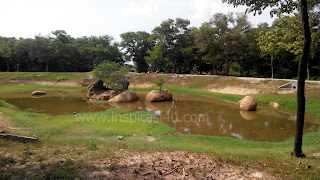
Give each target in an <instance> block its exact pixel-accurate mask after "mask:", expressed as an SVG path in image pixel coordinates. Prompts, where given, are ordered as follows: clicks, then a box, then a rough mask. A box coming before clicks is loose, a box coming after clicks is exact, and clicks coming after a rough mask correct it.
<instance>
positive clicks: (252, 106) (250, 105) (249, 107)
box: [240, 96, 257, 111]
mask: <svg viewBox="0 0 320 180" xmlns="http://www.w3.org/2000/svg"><path fill="white" fill-rule="evenodd" d="M240 109H241V110H244V111H255V110H256V109H257V101H256V99H255V98H253V97H251V96H246V97H244V98H243V99H241V100H240Z"/></svg>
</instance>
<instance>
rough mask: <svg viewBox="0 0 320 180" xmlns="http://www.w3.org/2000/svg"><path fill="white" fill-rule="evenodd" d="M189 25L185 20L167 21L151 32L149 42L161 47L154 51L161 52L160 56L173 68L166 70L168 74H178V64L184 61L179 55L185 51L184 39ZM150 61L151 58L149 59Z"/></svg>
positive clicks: (188, 30)
mask: <svg viewBox="0 0 320 180" xmlns="http://www.w3.org/2000/svg"><path fill="white" fill-rule="evenodd" d="M189 25H190V21H189V20H187V19H182V18H177V19H176V20H173V19H168V20H166V21H163V22H162V23H161V24H160V26H157V27H155V28H154V29H153V31H152V33H153V35H152V36H151V37H150V39H151V41H153V42H155V44H156V45H158V47H161V48H157V49H156V50H157V51H158V52H157V53H160V51H159V50H161V54H162V56H163V57H164V58H166V59H167V60H168V61H170V62H171V65H172V66H173V70H168V71H169V72H173V73H178V70H179V64H180V63H181V61H183V60H184V56H182V55H181V54H182V53H183V52H184V51H185V50H186V49H185V48H186V46H187V43H185V42H186V41H185V38H184V37H185V36H187V34H189V32H190V29H189V27H188V26H189ZM160 44H161V45H160ZM149 54H150V53H149ZM151 59H152V57H150V58H149V60H151Z"/></svg>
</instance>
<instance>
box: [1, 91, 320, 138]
mask: <svg viewBox="0 0 320 180" xmlns="http://www.w3.org/2000/svg"><path fill="white" fill-rule="evenodd" d="M47 92H48V94H47V95H45V96H36V97H34V96H31V95H30V94H31V92H30V91H27V92H16V93H3V94H0V98H1V99H4V100H6V101H7V102H8V103H10V104H13V105H15V106H17V107H18V108H20V109H21V110H26V109H29V108H31V109H33V111H35V112H39V113H45V114H50V115H67V114H72V113H73V112H76V113H81V112H97V111H104V110H106V109H110V108H125V109H129V110H130V111H149V112H153V113H155V115H156V116H155V120H156V121H161V122H163V123H166V124H168V125H169V126H170V127H172V128H174V129H176V131H177V133H179V134H201V135H212V136H228V137H234V138H238V139H246V140H254V141H284V140H287V139H289V138H292V137H294V131H295V115H293V114H290V113H287V112H282V111H280V110H275V109H272V108H270V107H268V106H258V110H257V111H256V112H247V111H240V109H239V105H238V104H237V103H232V102H227V101H224V100H221V99H218V98H214V97H211V96H206V95H197V94H191V93H190V94H188V93H180V92H174V93H173V94H174V101H171V102H159V103H148V102H145V97H146V94H147V92H143V91H137V94H138V95H139V97H140V101H138V102H134V103H124V104H110V103H107V102H106V103H90V102H88V101H87V100H86V99H85V98H84V97H85V94H86V91H83V90H50V91H47ZM315 122H320V121H319V120H317V119H315V118H314V117H312V116H308V115H307V116H306V122H305V128H304V129H305V132H315V131H318V130H319V124H317V123H315Z"/></svg>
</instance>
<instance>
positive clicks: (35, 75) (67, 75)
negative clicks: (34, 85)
mask: <svg viewBox="0 0 320 180" xmlns="http://www.w3.org/2000/svg"><path fill="white" fill-rule="evenodd" d="M89 74H90V73H75V72H0V80H8V79H12V80H42V81H66V80H73V81H79V82H80V81H81V79H83V78H86V77H87V76H88V75H89Z"/></svg>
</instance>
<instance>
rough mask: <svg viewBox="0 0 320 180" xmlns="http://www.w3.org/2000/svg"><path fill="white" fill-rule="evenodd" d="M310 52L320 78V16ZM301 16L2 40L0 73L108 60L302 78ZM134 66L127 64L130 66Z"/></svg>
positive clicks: (227, 17) (311, 70) (163, 68)
mask: <svg viewBox="0 0 320 180" xmlns="http://www.w3.org/2000/svg"><path fill="white" fill-rule="evenodd" d="M310 19H311V27H312V39H313V43H312V48H311V56H310V60H309V65H308V75H310V77H311V78H313V79H318V78H319V77H320V61H319V59H320V48H319V47H320V42H319V39H320V31H319V26H320V23H319V13H317V12H313V13H311V18H310ZM301 27H302V26H301V22H300V15H299V14H294V15H291V16H280V17H278V18H277V19H276V20H275V21H274V23H273V24H272V26H271V27H269V25H268V24H267V23H260V24H259V25H258V27H256V28H253V27H252V25H251V23H250V22H249V21H248V18H247V16H246V15H245V14H241V13H239V14H236V15H234V14H232V13H229V14H223V13H217V14H215V15H214V16H213V17H212V18H211V19H210V20H209V21H207V22H204V23H203V24H202V26H201V27H199V28H196V27H190V21H189V20H187V19H181V18H177V19H175V20H173V19H168V20H166V21H163V22H162V23H161V24H160V25H159V26H157V27H155V28H154V29H153V31H152V33H151V34H149V33H147V32H144V31H138V32H126V33H123V34H121V35H120V36H121V39H122V40H121V42H120V43H114V42H113V39H112V37H111V36H100V37H96V36H92V37H80V38H73V37H71V36H70V35H68V34H67V33H66V32H65V31H63V30H57V31H54V32H52V34H51V35H50V36H41V35H37V36H35V37H34V38H32V39H31V38H30V39H29V38H27V39H23V38H20V39H15V38H6V37H0V60H1V61H0V65H1V67H0V71H57V72H59V71H80V72H83V71H91V70H92V69H93V67H95V66H96V65H97V64H99V63H101V62H102V61H104V60H109V61H115V62H121V63H124V62H131V61H132V62H134V66H133V70H135V71H137V72H148V71H151V72H165V73H192V74H220V75H236V76H253V77H276V78H295V77H297V70H298V59H299V56H301V53H302V47H303V34H302V29H301ZM129 64H130V63H129Z"/></svg>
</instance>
